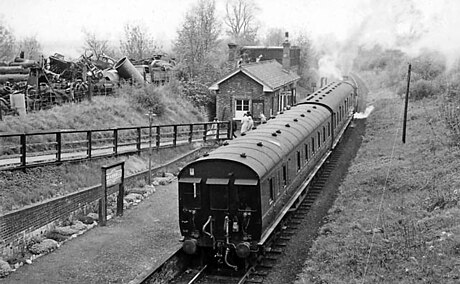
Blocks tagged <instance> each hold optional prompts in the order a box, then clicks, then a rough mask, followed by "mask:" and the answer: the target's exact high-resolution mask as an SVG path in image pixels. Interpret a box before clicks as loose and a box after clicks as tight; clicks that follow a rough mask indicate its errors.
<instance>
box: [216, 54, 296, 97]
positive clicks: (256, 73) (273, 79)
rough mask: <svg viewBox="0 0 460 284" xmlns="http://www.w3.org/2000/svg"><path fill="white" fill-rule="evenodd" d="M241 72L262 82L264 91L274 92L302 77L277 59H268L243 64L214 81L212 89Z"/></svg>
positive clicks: (217, 87)
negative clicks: (288, 69) (285, 67)
mask: <svg viewBox="0 0 460 284" xmlns="http://www.w3.org/2000/svg"><path fill="white" fill-rule="evenodd" d="M239 72H243V73H244V74H246V75H248V76H249V77H251V78H252V79H253V80H254V81H256V82H258V83H259V84H261V85H262V86H263V87H264V92H272V91H274V90H276V89H278V88H280V87H282V86H285V85H287V84H289V83H292V82H294V81H297V80H299V79H300V76H299V75H297V73H295V72H293V71H290V72H288V71H286V70H283V66H282V65H281V64H280V63H278V62H277V61H276V60H266V61H260V62H257V63H251V64H247V65H242V66H241V67H239V68H238V69H236V70H234V71H233V72H232V73H230V74H229V75H227V76H225V77H224V78H222V79H220V80H219V81H217V82H216V83H214V84H213V85H212V86H211V87H210V89H211V90H218V89H219V84H220V83H222V82H224V81H226V80H228V79H229V78H231V77H233V76H234V75H236V74H237V73H239Z"/></svg>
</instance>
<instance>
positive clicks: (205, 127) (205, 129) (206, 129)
mask: <svg viewBox="0 0 460 284" xmlns="http://www.w3.org/2000/svg"><path fill="white" fill-rule="evenodd" d="M206 132H208V125H207V124H206V123H205V124H204V133H203V141H204V142H206Z"/></svg>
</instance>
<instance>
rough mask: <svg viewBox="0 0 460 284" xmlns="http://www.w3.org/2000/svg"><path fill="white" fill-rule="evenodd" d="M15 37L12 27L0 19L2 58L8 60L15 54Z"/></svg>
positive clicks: (0, 56)
mask: <svg viewBox="0 0 460 284" xmlns="http://www.w3.org/2000/svg"><path fill="white" fill-rule="evenodd" d="M14 44H15V39H14V35H13V33H12V32H11V31H10V29H9V28H8V27H7V26H6V25H4V24H3V23H2V22H1V21H0V60H1V61H8V60H11V59H12V57H13V56H14Z"/></svg>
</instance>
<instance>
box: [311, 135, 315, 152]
mask: <svg viewBox="0 0 460 284" xmlns="http://www.w3.org/2000/svg"><path fill="white" fill-rule="evenodd" d="M311 152H312V153H313V154H314V153H315V138H314V137H312V138H311Z"/></svg>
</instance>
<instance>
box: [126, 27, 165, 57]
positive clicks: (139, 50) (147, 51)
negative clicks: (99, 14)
mask: <svg viewBox="0 0 460 284" xmlns="http://www.w3.org/2000/svg"><path fill="white" fill-rule="evenodd" d="M124 30H125V38H124V40H121V41H120V49H121V52H122V53H123V54H124V55H125V56H127V57H129V58H131V59H137V60H139V59H143V58H146V57H149V56H151V55H153V53H155V51H156V49H157V47H156V46H155V44H154V40H153V37H152V36H151V35H150V34H149V32H148V31H147V29H146V28H145V26H143V25H140V24H135V25H133V24H126V25H125V27H124Z"/></svg>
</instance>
